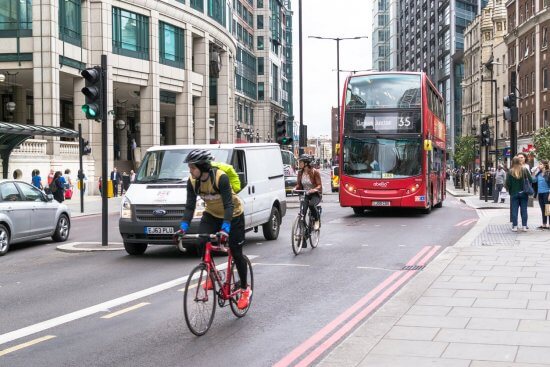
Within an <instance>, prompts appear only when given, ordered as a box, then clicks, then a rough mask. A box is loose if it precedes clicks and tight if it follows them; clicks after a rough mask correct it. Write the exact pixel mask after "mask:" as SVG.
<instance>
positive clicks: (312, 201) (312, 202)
mask: <svg viewBox="0 0 550 367" xmlns="http://www.w3.org/2000/svg"><path fill="white" fill-rule="evenodd" d="M320 202H321V195H319V194H313V195H311V196H310V198H309V209H310V210H311V215H312V216H313V219H314V220H316V221H317V220H319V213H318V212H317V205H319V203H320Z"/></svg>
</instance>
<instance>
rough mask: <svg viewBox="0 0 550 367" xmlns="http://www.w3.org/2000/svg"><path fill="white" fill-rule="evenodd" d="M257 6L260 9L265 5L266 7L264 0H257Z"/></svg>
mask: <svg viewBox="0 0 550 367" xmlns="http://www.w3.org/2000/svg"><path fill="white" fill-rule="evenodd" d="M256 7H257V8H258V9H261V8H263V7H264V0H257V1H256Z"/></svg>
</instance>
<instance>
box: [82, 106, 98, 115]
mask: <svg viewBox="0 0 550 367" xmlns="http://www.w3.org/2000/svg"><path fill="white" fill-rule="evenodd" d="M82 112H84V113H85V114H86V117H88V118H90V117H96V116H97V112H98V111H97V108H95V107H93V106H90V105H87V104H85V105H82Z"/></svg>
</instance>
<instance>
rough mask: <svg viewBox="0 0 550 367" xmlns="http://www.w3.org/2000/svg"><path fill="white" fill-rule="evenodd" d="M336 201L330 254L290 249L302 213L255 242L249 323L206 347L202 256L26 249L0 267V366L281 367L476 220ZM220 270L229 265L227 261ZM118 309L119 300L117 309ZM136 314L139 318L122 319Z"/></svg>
mask: <svg viewBox="0 0 550 367" xmlns="http://www.w3.org/2000/svg"><path fill="white" fill-rule="evenodd" d="M324 179H325V181H326V180H327V175H326V173H325V174H324ZM326 187H329V186H328V182H326ZM337 200H338V196H337V194H327V195H325V196H324V202H323V225H322V233H321V240H320V244H319V247H318V248H317V249H314V250H311V249H309V248H308V249H306V250H305V251H303V252H302V253H301V254H300V255H299V256H294V255H293V253H292V250H291V248H290V226H291V224H292V220H293V218H294V216H295V215H296V209H290V210H289V212H288V213H287V216H286V217H285V218H284V222H283V226H282V229H281V233H280V236H279V239H278V240H276V241H265V240H264V239H263V236H262V235H261V233H248V234H247V245H246V247H245V250H244V252H245V253H246V254H247V255H248V256H250V257H251V258H253V260H252V262H253V263H254V277H255V292H254V298H253V304H252V307H251V309H250V311H249V313H248V314H247V316H246V317H244V318H243V319H236V318H235V317H234V316H233V314H232V313H231V311H230V310H229V309H228V308H227V307H226V308H221V309H220V308H218V309H217V311H216V317H215V319H214V323H213V325H212V328H211V329H210V331H209V332H208V333H207V334H206V335H205V336H203V337H200V338H197V337H195V336H193V335H192V334H191V333H190V332H189V331H188V330H187V327H186V325H185V321H184V318H183V311H182V296H183V292H181V291H180V290H181V289H182V288H183V284H181V283H182V282H183V280H184V278H183V279H182V277H185V276H186V275H187V274H189V272H190V270H191V269H192V268H193V267H194V266H195V265H196V264H197V263H198V259H197V258H195V257H194V256H192V255H190V254H181V253H179V252H178V251H177V250H176V249H175V248H174V247H168V246H156V247H149V248H148V250H147V251H146V253H145V255H144V256H141V257H133V256H129V255H127V254H126V253H125V252H124V251H112V252H93V253H76V254H75V253H64V252H59V251H56V250H55V247H56V244H55V243H50V242H49V241H34V242H32V243H28V244H23V245H21V246H18V247H17V248H14V250H13V251H11V252H10V253H8V255H6V256H4V257H3V258H0V310H2V312H1V313H0V365H2V366H76V365H78V366H114V365H116V366H152V365H158V366H194V365H202V366H215V365H222V364H227V363H229V365H234V364H239V365H245V366H269V365H273V364H275V363H276V362H278V361H280V360H281V359H282V358H284V357H285V356H288V355H289V353H290V352H291V351H293V350H294V349H295V348H296V347H298V346H300V345H303V343H304V342H305V341H306V340H308V338H310V337H311V336H312V335H319V334H318V333H319V331H320V330H322V329H323V328H324V327H325V326H326V325H328V324H330V323H331V321H333V320H334V319H335V318H337V317H338V316H339V315H341V314H342V313H343V312H345V311H346V310H349V308H350V306H352V305H353V304H354V303H356V302H357V301H358V300H360V299H362V298H364V297H365V295H367V294H368V293H369V292H370V291H371V290H373V289H374V288H376V287H377V286H378V285H380V284H381V283H383V282H384V281H385V280H386V279H387V278H388V277H389V276H390V275H391V274H393V273H394V272H395V271H397V270H400V269H402V268H403V267H404V266H405V265H406V264H407V263H408V262H409V260H410V259H411V258H413V257H415V255H416V254H418V253H419V252H421V251H424V254H426V253H427V252H426V249H427V246H429V249H430V251H432V252H435V251H440V250H441V248H443V247H445V246H450V245H453V244H454V243H455V242H456V241H457V240H458V239H459V238H460V237H461V236H462V235H463V234H465V233H466V231H467V230H468V229H469V228H470V227H471V226H472V225H473V224H474V220H475V219H477V216H476V213H475V211H473V210H470V209H469V208H467V207H465V206H464V205H463V204H461V203H460V202H459V201H458V200H456V199H454V198H452V197H448V198H447V200H446V201H445V203H444V206H443V208H441V209H435V210H433V211H432V213H431V214H429V215H424V214H420V213H417V212H413V211H397V212H396V211H391V212H367V213H366V214H364V215H363V216H360V217H356V216H354V215H353V212H352V210H351V209H350V208H341V207H340V206H339V204H338V202H337ZM289 201H291V202H294V203H295V202H296V201H297V199H296V198H295V197H294V198H289ZM292 206H294V207H295V206H296V204H293V205H292ZM117 217H118V214H115V215H112V216H110V235H109V239H110V241H112V242H121V239H120V235H119V234H118V233H117V227H116V223H117V221H116V219H117ZM470 219H471V221H468V220H470ZM100 238H101V230H100V219H99V217H89V218H83V219H75V220H74V222H73V227H72V234H71V238H70V241H99V240H100ZM437 246H441V248H439V247H437ZM216 260H217V262H218V263H223V262H224V257H221V256H220V257H217V258H216ZM167 282H171V283H168V284H166V283H167ZM161 284H165V286H164V287H159V288H158V289H151V287H155V286H158V285H161ZM146 289H149V291H147V292H145V295H144V294H143V293H142V294H136V292H140V291H143V290H146ZM132 294H133V296H128V295H132ZM390 296H391V294H390ZM121 297H126V298H122V299H121ZM112 300H118V301H113V302H112V303H110V304H108V303H106V302H109V301H112ZM96 305H98V306H96ZM93 306H96V307H93ZM128 307H134V308H133V309H132V310H128V311H127V312H125V313H121V314H118V315H117V314H113V312H116V311H119V310H126V309H127V308H128ZM377 307H378V306H377ZM373 308H374V306H373ZM109 315H110V316H113V317H110V318H102V317H104V316H109ZM52 319H53V320H52ZM47 320H52V321H50V322H49V323H44V321H47ZM327 350H330V348H327ZM306 355H307V353H305V354H302V355H299V356H298V359H297V360H299V358H303V357H304V356H306ZM321 356H322V354H321Z"/></svg>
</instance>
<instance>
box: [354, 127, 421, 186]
mask: <svg viewBox="0 0 550 367" xmlns="http://www.w3.org/2000/svg"><path fill="white" fill-rule="evenodd" d="M421 148H422V139H421V138H419V137H402V138H401V137H395V138H393V137H384V138H378V137H375V136H373V137H362V138H360V139H359V138H350V137H347V138H345V140H344V152H343V153H344V165H343V172H344V174H346V175H348V176H351V177H357V178H376V179H379V178H383V179H391V178H405V177H411V176H418V175H420V174H421V172H422V164H421V159H420V157H422V151H421Z"/></svg>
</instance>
